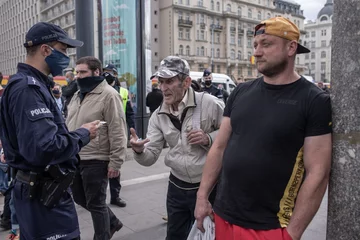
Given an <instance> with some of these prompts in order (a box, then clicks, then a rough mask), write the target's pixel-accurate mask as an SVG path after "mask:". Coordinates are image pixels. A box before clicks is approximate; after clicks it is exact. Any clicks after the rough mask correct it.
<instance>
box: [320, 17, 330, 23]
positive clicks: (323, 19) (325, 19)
mask: <svg viewBox="0 0 360 240" xmlns="http://www.w3.org/2000/svg"><path fill="white" fill-rule="evenodd" d="M327 20H328V18H327V17H326V16H322V17H321V18H320V22H323V21H327Z"/></svg>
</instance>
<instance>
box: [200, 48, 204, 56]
mask: <svg viewBox="0 0 360 240" xmlns="http://www.w3.org/2000/svg"><path fill="white" fill-rule="evenodd" d="M200 56H205V48H204V46H202V47H201V49H200Z"/></svg>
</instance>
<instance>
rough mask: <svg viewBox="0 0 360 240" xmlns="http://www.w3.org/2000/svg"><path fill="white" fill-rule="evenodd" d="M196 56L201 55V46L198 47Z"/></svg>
mask: <svg viewBox="0 0 360 240" xmlns="http://www.w3.org/2000/svg"><path fill="white" fill-rule="evenodd" d="M196 56H200V48H199V47H197V48H196Z"/></svg>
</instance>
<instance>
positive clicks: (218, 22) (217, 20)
mask: <svg viewBox="0 0 360 240" xmlns="http://www.w3.org/2000/svg"><path fill="white" fill-rule="evenodd" d="M216 25H218V26H219V25H220V19H219V18H217V19H216Z"/></svg>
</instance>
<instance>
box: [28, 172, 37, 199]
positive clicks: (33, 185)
mask: <svg viewBox="0 0 360 240" xmlns="http://www.w3.org/2000/svg"><path fill="white" fill-rule="evenodd" d="M38 195H39V181H38V173H35V172H30V173H29V193H28V198H29V199H34V198H36V197H37V196H38Z"/></svg>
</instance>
